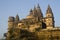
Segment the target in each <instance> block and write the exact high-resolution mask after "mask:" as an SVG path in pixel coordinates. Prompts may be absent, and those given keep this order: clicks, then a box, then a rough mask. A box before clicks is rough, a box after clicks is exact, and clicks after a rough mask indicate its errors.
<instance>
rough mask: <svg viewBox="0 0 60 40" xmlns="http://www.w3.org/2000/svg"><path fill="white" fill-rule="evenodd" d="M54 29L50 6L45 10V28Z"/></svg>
mask: <svg viewBox="0 0 60 40" xmlns="http://www.w3.org/2000/svg"><path fill="white" fill-rule="evenodd" d="M53 27H54V16H53V12H52V9H51V8H50V5H48V8H47V10H46V28H53Z"/></svg>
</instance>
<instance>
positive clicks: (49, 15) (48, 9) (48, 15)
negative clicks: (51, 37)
mask: <svg viewBox="0 0 60 40" xmlns="http://www.w3.org/2000/svg"><path fill="white" fill-rule="evenodd" d="M46 17H54V15H53V12H52V9H51V7H50V5H48V8H47V10H46Z"/></svg>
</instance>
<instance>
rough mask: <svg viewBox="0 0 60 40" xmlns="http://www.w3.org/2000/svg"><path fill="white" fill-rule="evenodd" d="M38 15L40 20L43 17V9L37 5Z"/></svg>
mask: <svg viewBox="0 0 60 40" xmlns="http://www.w3.org/2000/svg"><path fill="white" fill-rule="evenodd" d="M36 9H37V13H38V15H39V18H40V17H43V14H42V11H41V8H40V6H39V4H38V5H37V8H36Z"/></svg>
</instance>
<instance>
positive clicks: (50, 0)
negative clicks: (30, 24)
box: [0, 0, 60, 38]
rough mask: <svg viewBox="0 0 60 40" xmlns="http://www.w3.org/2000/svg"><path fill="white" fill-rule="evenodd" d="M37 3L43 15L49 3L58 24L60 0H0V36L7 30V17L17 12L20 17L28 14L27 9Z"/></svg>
mask: <svg viewBox="0 0 60 40" xmlns="http://www.w3.org/2000/svg"><path fill="white" fill-rule="evenodd" d="M38 3H39V5H40V7H41V10H42V12H43V14H44V16H45V13H46V9H47V6H48V4H50V6H51V8H52V11H53V14H54V17H55V25H56V26H60V0H0V38H3V34H4V33H5V32H7V27H8V17H9V16H16V14H17V13H18V14H19V17H20V19H22V18H25V17H26V16H27V15H28V14H29V10H30V9H32V8H34V6H37V4H38Z"/></svg>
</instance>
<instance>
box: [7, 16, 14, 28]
mask: <svg viewBox="0 0 60 40" xmlns="http://www.w3.org/2000/svg"><path fill="white" fill-rule="evenodd" d="M14 21H15V18H14V17H12V16H10V17H9V19H8V28H12V27H14Z"/></svg>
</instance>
